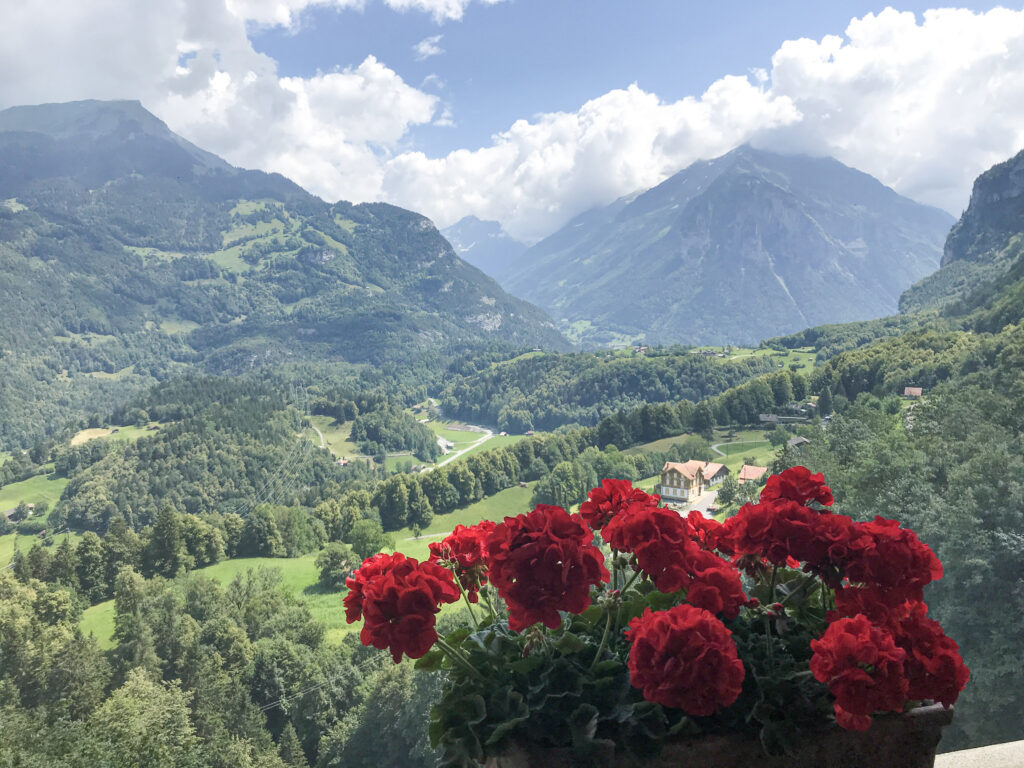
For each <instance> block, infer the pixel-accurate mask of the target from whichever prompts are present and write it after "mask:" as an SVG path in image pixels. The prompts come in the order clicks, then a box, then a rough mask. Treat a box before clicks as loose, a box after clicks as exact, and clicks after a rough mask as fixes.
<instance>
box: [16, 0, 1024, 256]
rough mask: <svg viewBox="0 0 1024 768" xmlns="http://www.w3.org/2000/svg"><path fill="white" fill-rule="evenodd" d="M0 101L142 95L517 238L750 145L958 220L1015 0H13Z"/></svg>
mask: <svg viewBox="0 0 1024 768" xmlns="http://www.w3.org/2000/svg"><path fill="white" fill-rule="evenodd" d="M0 28H3V29H4V30H5V33H4V35H3V36H0V71H3V72H4V73H5V76H4V78H3V79H2V80H0V108H2V107H7V106H13V105H16V104H33V103H43V102H52V101H70V100H76V99H84V98H128V99H139V100H140V101H142V103H143V105H144V106H146V108H148V109H149V110H150V111H152V112H153V113H154V114H156V115H157V116H158V117H160V118H161V119H163V120H164V121H165V122H166V123H167V124H168V125H169V126H170V127H171V128H172V129H173V130H175V131H177V132H178V133H180V134H181V135H183V136H185V137H186V138H188V139H190V140H191V141H193V142H195V143H196V144H198V145H199V146H201V147H203V148H204V149H208V150H210V151H212V152H215V153H217V154H219V155H221V156H222V157H224V158H225V159H227V160H228V161H229V162H232V163H234V164H235V165H239V166H242V167H247V168H261V169H264V170H268V171H277V172H280V173H283V174H285V175H286V176H288V177H290V178H292V179H294V180H295V181H296V182H298V183H299V184H301V185H303V186H304V187H306V188H307V189H309V190H310V191H312V192H314V193H316V194H318V195H320V196H321V197H323V198H324V199H326V200H329V201H335V200H339V199H345V200H351V201H353V202H363V201H371V200H384V201H387V202H390V203H394V204H397V205H402V206H405V207H408V208H412V209H414V210H417V211H419V212H421V213H423V214H425V215H427V216H429V217H431V218H432V219H433V220H434V222H435V223H436V224H437V225H438V226H440V227H444V226H448V225H450V224H452V223H454V222H455V221H457V220H458V219H459V218H461V217H463V216H465V215H469V214H472V215H475V216H477V217H479V218H481V219H493V220H497V221H499V222H501V224H502V225H503V226H504V227H505V229H506V230H507V231H508V232H509V233H510V234H511V235H512V236H514V237H517V238H519V239H521V240H524V241H527V242H534V241H536V240H538V239H540V238H542V237H545V236H547V235H548V234H551V233H552V232H553V231H555V230H557V229H558V228H559V227H561V226H563V225H564V224H565V223H566V222H567V221H568V220H569V219H571V218H572V217H573V216H575V215H577V214H579V213H581V212H583V211H585V210H588V209H590V208H592V207H594V206H598V205H605V204H608V203H610V202H612V201H613V200H615V199H616V198H618V197H621V196H623V195H627V194H631V193H634V192H636V191H638V190H642V189H647V188H649V187H651V186H654V185H655V184H657V183H659V182H661V181H663V180H664V179H666V178H667V177H668V176H670V175H672V174H673V173H676V172H678V171H679V170H682V169H683V168H685V167H687V166H688V165H690V164H691V163H693V162H695V161H697V160H701V159H709V158H712V157H717V156H718V155H721V154H724V153H725V152H728V151H729V150H731V149H733V148H734V147H736V146H738V145H739V144H742V143H744V142H750V143H752V144H754V145H755V146H759V147H763V148H765V149H771V150H776V151H784V152H806V153H811V154H819V155H832V156H834V157H836V158H837V159H839V160H840V161H842V162H844V163H846V164H848V165H851V166H853V167H855V168H858V169H860V170H863V171H865V172H867V173H870V174H872V175H873V176H875V177H877V178H879V179H880V180H881V181H883V182H884V183H886V184H888V185H889V186H892V187H893V188H894V189H896V190H897V191H898V192H900V193H902V194H904V195H907V196H909V197H911V198H913V199H915V200H918V201H920V202H924V203H928V204H931V205H935V206H938V207H942V208H944V209H946V210H947V211H949V212H950V213H952V214H953V215H959V213H960V212H961V210H962V209H963V208H964V207H965V206H966V204H967V202H968V199H969V196H970V190H971V183H972V182H973V180H974V178H975V177H976V176H977V175H978V174H979V173H981V172H982V171H984V170H985V169H987V168H989V167H990V166H992V165H993V164H995V163H997V162H1000V161H1002V160H1005V159H1007V158H1008V157H1010V156H1012V155H1013V154H1015V153H1016V152H1018V151H1020V150H1021V149H1024V3H1016V4H1013V3H1010V4H1004V5H1002V6H1000V5H998V4H995V3H967V4H961V6H960V7H956V8H930V7H929V5H928V4H927V3H919V2H907V3H903V4H900V5H898V6H894V7H887V6H886V5H884V4H877V3H870V2H863V1H860V2H857V1H853V0H849V1H848V0H829V2H820V0H775V1H774V2H771V3H767V2H764V1H763V0H725V1H723V2H717V3H707V2H690V0H160V2H149V1H141V2H138V1H136V0H46V1H45V2H43V0H27V2H26V1H22V2H18V3H4V4H3V8H2V9H0Z"/></svg>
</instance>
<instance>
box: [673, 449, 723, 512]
mask: <svg viewBox="0 0 1024 768" xmlns="http://www.w3.org/2000/svg"><path fill="white" fill-rule="evenodd" d="M728 474H729V469H728V468H727V467H726V466H725V465H723V464H716V463H714V462H711V461H700V460H699V459H690V460H689V461H684V462H677V461H666V462H665V466H664V467H662V468H661V482H660V483H659V484H658V486H657V487H656V488H655V493H657V494H659V495H660V496H661V497H662V498H663V499H664V500H665V501H666V502H668V503H671V502H680V501H692V500H693V499H696V498H697V497H698V496H700V495H701V494H703V493H704V491H705V490H707V489H708V488H711V487H713V486H716V485H718V484H719V483H721V482H722V481H723V480H724V479H725V477H726V475H728Z"/></svg>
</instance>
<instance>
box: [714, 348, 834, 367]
mask: <svg viewBox="0 0 1024 768" xmlns="http://www.w3.org/2000/svg"><path fill="white" fill-rule="evenodd" d="M697 349H710V350H713V351H714V352H722V353H724V354H725V356H726V358H728V359H729V360H739V359H741V358H744V357H770V358H772V359H774V360H775V361H776V363H777V364H781V365H778V367H781V368H786V369H788V368H789V366H790V365H795V366H797V370H810V369H811V368H813V367H814V364H815V361H814V355H815V352H814V347H797V348H796V349H787V350H784V351H781V352H780V351H778V350H775V349H769V348H768V347H697Z"/></svg>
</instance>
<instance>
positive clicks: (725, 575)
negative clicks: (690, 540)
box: [686, 549, 748, 619]
mask: <svg viewBox="0 0 1024 768" xmlns="http://www.w3.org/2000/svg"><path fill="white" fill-rule="evenodd" d="M687 554H688V555H689V558H688V559H687V563H686V566H687V569H688V571H689V573H690V577H691V578H690V583H689V584H688V585H687V587H686V602H688V603H690V605H695V606H697V607H698V608H703V609H704V610H706V611H710V612H711V613H715V614H721V615H722V616H724V617H725V618H727V619H735V618H736V617H737V616H739V613H740V608H742V607H743V606H744V605H746V604H747V602H748V601H747V595H746V593H744V591H743V583H742V582H741V581H740V574H739V571H737V570H736V568H734V567H733V566H732V565H730V564H729V563H728V562H726V561H725V560H723V559H722V558H720V557H719V556H718V555H715V554H713V553H711V552H706V551H704V550H701V549H697V550H695V551H694V550H688V551H687Z"/></svg>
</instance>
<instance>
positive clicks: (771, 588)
mask: <svg viewBox="0 0 1024 768" xmlns="http://www.w3.org/2000/svg"><path fill="white" fill-rule="evenodd" d="M778 575H779V566H777V565H773V566H772V581H771V583H770V584H769V585H768V603H769V605H770V604H771V603H774V602H775V579H776V577H777V576H778Z"/></svg>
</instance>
